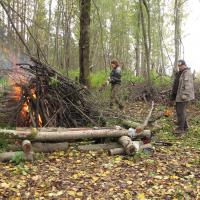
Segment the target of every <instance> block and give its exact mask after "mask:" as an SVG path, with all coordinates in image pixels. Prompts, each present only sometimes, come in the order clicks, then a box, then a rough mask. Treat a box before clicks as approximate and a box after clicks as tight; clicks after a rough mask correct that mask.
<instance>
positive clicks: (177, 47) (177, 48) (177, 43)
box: [173, 0, 181, 73]
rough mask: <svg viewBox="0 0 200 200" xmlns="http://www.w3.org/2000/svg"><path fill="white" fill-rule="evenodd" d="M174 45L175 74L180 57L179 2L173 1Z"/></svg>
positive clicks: (177, 0)
mask: <svg viewBox="0 0 200 200" xmlns="http://www.w3.org/2000/svg"><path fill="white" fill-rule="evenodd" d="M174 26H175V31H174V44H175V55H174V57H175V59H174V70H173V72H174V73H175V72H176V71H177V62H178V59H179V56H180V37H181V36H180V8H179V0H175V3H174Z"/></svg>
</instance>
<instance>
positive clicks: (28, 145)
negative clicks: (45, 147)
mask: <svg viewBox="0 0 200 200" xmlns="http://www.w3.org/2000/svg"><path fill="white" fill-rule="evenodd" d="M22 149H23V152H24V153H25V154H29V153H30V152H31V150H32V146H31V142H30V141H29V140H24V141H23V142H22Z"/></svg>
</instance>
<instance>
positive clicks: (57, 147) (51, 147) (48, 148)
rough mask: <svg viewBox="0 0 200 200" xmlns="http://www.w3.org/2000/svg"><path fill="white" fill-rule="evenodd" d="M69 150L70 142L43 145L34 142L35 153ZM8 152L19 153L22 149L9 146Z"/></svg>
mask: <svg viewBox="0 0 200 200" xmlns="http://www.w3.org/2000/svg"><path fill="white" fill-rule="evenodd" d="M68 149H69V143H68V142H60V143H42V142H33V143H32V150H33V151H34V152H35V153H51V152H55V151H65V152H66V151H67V150H68ZM7 150H11V151H17V150H21V148H20V147H19V146H17V145H8V147H7Z"/></svg>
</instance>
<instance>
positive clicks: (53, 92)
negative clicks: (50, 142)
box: [0, 58, 104, 127]
mask: <svg viewBox="0 0 200 200" xmlns="http://www.w3.org/2000/svg"><path fill="white" fill-rule="evenodd" d="M17 65H18V66H19V69H20V70H17V71H16V70H14V71H13V72H12V74H9V75H10V76H14V78H13V79H15V80H17V78H16V76H18V77H19V76H21V77H22V78H20V81H17V82H14V84H12V86H11V87H10V91H8V92H6V93H5V95H4V100H2V99H1V100H2V101H1V100H0V101H1V102H0V104H1V105H2V106H1V110H0V111H1V115H2V116H1V118H2V119H3V118H4V120H3V121H6V119H7V123H9V124H13V125H15V126H18V127H29V126H32V127H82V126H87V125H92V126H102V125H103V124H104V122H103V119H102V118H101V117H100V116H99V113H98V112H97V110H96V109H95V108H94V106H93V105H95V104H94V103H93V104H92V103H91V102H90V101H89V100H88V99H89V98H87V96H88V92H87V90H86V89H85V87H83V86H80V85H79V84H77V83H75V82H73V81H71V80H70V79H68V78H66V77H65V76H63V75H62V74H61V73H59V72H57V71H56V70H55V69H53V68H52V67H51V66H49V65H46V64H44V63H42V62H40V61H39V60H37V59H35V58H31V64H30V63H19V64H17ZM15 69H16V68H15ZM17 73H20V74H17ZM22 79H23V80H22ZM8 119H10V120H8Z"/></svg>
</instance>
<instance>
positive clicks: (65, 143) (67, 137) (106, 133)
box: [0, 127, 152, 161]
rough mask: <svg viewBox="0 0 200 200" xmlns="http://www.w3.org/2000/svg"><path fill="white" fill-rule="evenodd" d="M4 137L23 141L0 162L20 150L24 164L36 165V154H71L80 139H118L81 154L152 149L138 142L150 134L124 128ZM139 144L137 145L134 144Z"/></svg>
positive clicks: (9, 132)
mask: <svg viewBox="0 0 200 200" xmlns="http://www.w3.org/2000/svg"><path fill="white" fill-rule="evenodd" d="M0 135H1V137H5V138H9V140H12V139H14V140H17V141H22V142H20V143H19V142H18V144H12V145H8V147H7V149H8V150H11V151H12V152H4V153H1V154H0V161H9V160H11V159H12V157H13V156H15V155H16V153H17V150H21V149H22V150H23V157H24V160H28V161H32V160H33V159H34V153H33V152H44V153H47V152H53V151H67V150H68V148H69V143H70V142H74V141H77V140H80V139H95V138H108V137H109V138H114V139H115V141H116V142H112V143H104V144H90V145H80V146H79V147H78V149H79V150H100V149H101V150H102V149H104V150H105V149H107V150H108V151H109V154H110V155H119V154H126V155H131V154H133V153H134V152H137V151H139V150H142V149H144V148H152V147H151V145H150V144H147V145H143V144H142V142H141V141H138V139H141V138H150V137H151V132H150V131H149V130H142V131H140V132H138V133H137V129H132V128H131V129H129V130H127V129H123V128H119V127H118V128H97V127H96V128H71V129H70V128H57V129H56V128H40V129H38V130H37V129H32V130H31V129H22V128H21V129H19V130H3V129H1V130H0ZM132 140H135V141H132Z"/></svg>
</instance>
